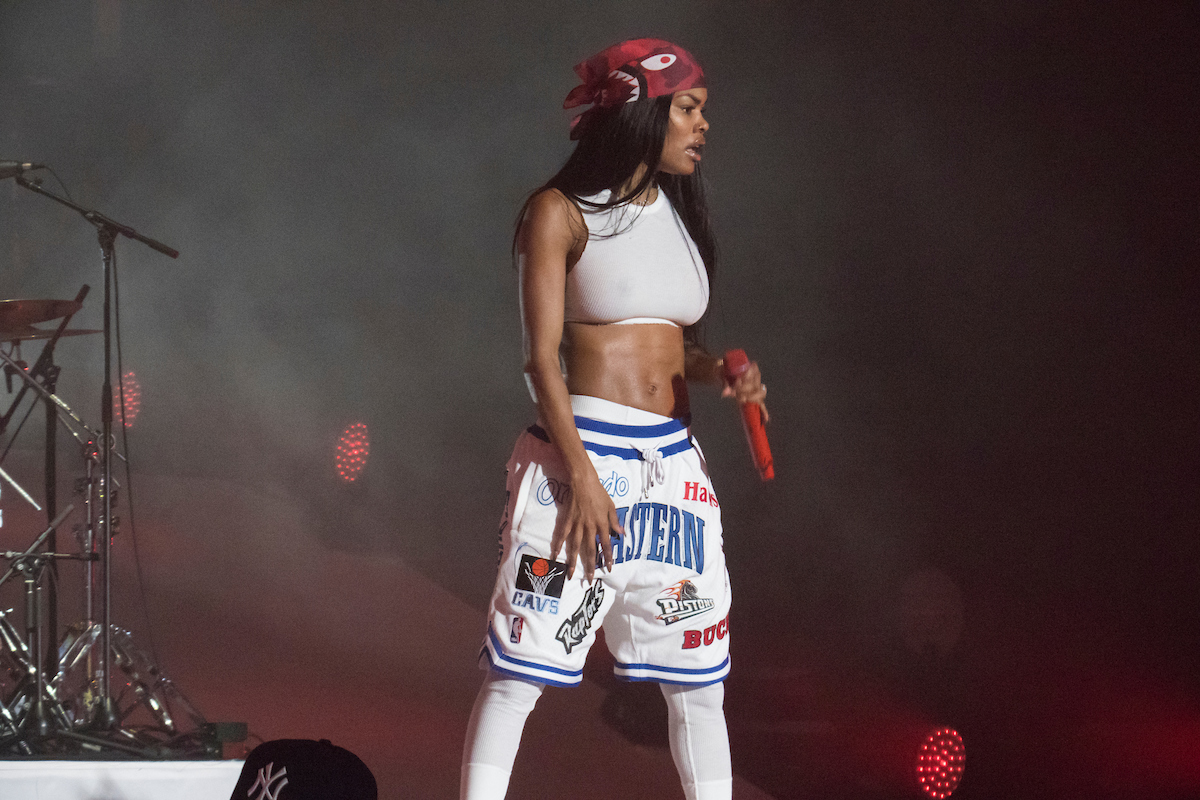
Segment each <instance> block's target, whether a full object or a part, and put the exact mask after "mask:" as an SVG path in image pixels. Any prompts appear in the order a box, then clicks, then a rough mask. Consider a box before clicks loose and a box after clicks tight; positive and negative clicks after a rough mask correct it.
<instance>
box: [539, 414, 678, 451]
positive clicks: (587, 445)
mask: <svg viewBox="0 0 1200 800" xmlns="http://www.w3.org/2000/svg"><path fill="white" fill-rule="evenodd" d="M579 419H582V418H581V417H576V420H579ZM525 430H526V431H527V432H528V433H531V434H533V435H534V436H536V437H537V438H539V439H541V440H542V441H543V442H546V443H547V444H549V443H550V434H548V433H546V430H545V429H544V428H543V427H542V426H540V425H530V426H529V427H528V428H526V429H525ZM585 430H586V429H585ZM681 430H686V429H681ZM583 447H584V449H585V450H589V451H591V452H593V453H595V454H596V455H598V456H617V457H618V458H623V459H625V460H626V461H641V460H642V454H641V453H639V452H638V451H637V450H634V449H633V448H632V447H613V446H612V445H608V444H597V443H595V442H589V441H584V443H583ZM691 449H692V440H691V437H686V438H683V439H680V440H679V441H678V442H675V443H674V444H669V445H667V446H666V447H660V448H658V451H659V452H660V453H662V456H663V458H667V457H669V456H673V455H677V454H678V453H682V452H684V451H686V450H691Z"/></svg>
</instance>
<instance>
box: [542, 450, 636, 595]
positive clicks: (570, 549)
mask: <svg viewBox="0 0 1200 800" xmlns="http://www.w3.org/2000/svg"><path fill="white" fill-rule="evenodd" d="M589 466H590V464H589ZM591 473H592V474H591V475H587V476H585V477H583V478H581V479H579V480H575V481H572V484H571V490H570V492H568V497H566V498H565V501H564V503H563V506H564V507H563V509H562V511H561V513H559V515H558V520H557V522H556V523H555V526H554V537H553V538H552V539H551V540H550V551H551V556H550V557H551V558H553V559H554V560H556V561H557V560H558V553H559V551H560V550H561V549H562V548H563V546H564V545H566V562H567V577H568V578H573V577H574V576H575V564H576V563H577V562H576V558H578V559H579V560H580V561H582V562H583V574H584V577H585V578H587V580H588V583H591V582H592V579H593V578H594V577H595V574H596V546H595V542H596V540H597V538H598V539H599V541H600V549H601V550H602V551H603V554H604V566H605V568H606V569H612V565H613V549H612V537H611V536H610V535H609V534H610V532H611V531H616V532H617V533H618V534H621V535H624V530H622V528H621V524H620V522H619V521H618V519H617V507H616V506H615V505H614V504H613V501H612V498H611V497H609V496H608V492H607V491H605V489H604V486H603V485H602V484H601V483H600V478H599V477H598V476H597V475H596V471H595V470H594V469H592V470H591Z"/></svg>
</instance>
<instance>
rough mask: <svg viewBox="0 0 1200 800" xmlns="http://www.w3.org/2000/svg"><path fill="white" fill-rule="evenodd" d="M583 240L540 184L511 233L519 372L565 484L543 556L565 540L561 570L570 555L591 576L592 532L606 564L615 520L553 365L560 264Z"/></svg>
mask: <svg viewBox="0 0 1200 800" xmlns="http://www.w3.org/2000/svg"><path fill="white" fill-rule="evenodd" d="M586 243H587V227H586V226H585V225H584V222H583V217H582V216H581V215H580V213H579V209H577V208H576V207H575V205H574V204H573V203H571V201H570V200H568V199H567V198H566V196H565V195H563V194H562V193H561V192H559V191H558V190H556V189H547V190H545V191H543V192H540V193H539V194H537V195H535V196H534V197H533V198H532V199H531V200H530V201H529V205H528V207H527V208H526V210H525V216H524V218H523V219H522V221H521V228H520V231H519V232H518V235H517V264H518V267H519V269H520V275H521V325H522V328H523V331H524V346H525V372H526V374H527V375H528V376H529V380H530V383H531V385H532V386H533V392H534V395H535V399H536V401H537V405H538V412H539V416H540V417H541V420H542V422H543V423H544V424H545V426H546V431H547V433H549V434H550V440H551V441H552V442H553V443H554V445H555V446H556V447H557V448H558V449H559V452H560V453H562V457H563V462H564V463H565V465H566V469H567V478H568V480H569V482H570V485H571V490H570V492H569V496H568V497H567V498H564V501H563V503H564V508H563V509H562V511H561V512H560V513H559V515H558V521H557V523H556V524H555V528H554V536H553V538H552V540H551V550H552V552H551V558H555V559H557V558H558V553H559V550H560V549H561V548H562V547H563V546H564V545H565V546H566V563H567V577H574V574H575V560H576V557H577V556H578V557H579V559H581V560H582V561H583V569H584V575H585V577H587V579H588V581H591V580H592V578H593V576H594V574H595V568H596V548H595V546H594V544H592V543H594V542H595V541H596V538H597V537H599V539H600V543H601V547H602V548H603V551H604V562H605V566H607V567H609V568H611V567H612V542H611V540H610V538H609V531H610V530H615V531H618V532H619V531H620V530H621V527H620V525H619V523H618V520H617V510H616V507H615V506H614V505H613V501H612V498H610V497H609V496H608V492H606V491H605V489H604V487H603V485H601V483H600V478H599V476H598V475H597V474H596V468H595V467H593V466H592V461H591V459H590V458H588V454H587V451H586V450H584V447H583V441H582V440H581V439H580V438H579V431H578V430H577V429H576V428H575V416H574V414H573V413H572V411H571V399H570V393H569V392H568V390H567V384H566V381H564V380H563V375H562V368H561V366H560V364H559V346H560V345H561V344H562V335H563V318H564V310H563V307H564V302H565V298H566V286H567V265H568V263H571V262H572V261H573V260H574V259H575V258H578V254H579V253H580V252H582V250H583V247H584V246H585V245H586Z"/></svg>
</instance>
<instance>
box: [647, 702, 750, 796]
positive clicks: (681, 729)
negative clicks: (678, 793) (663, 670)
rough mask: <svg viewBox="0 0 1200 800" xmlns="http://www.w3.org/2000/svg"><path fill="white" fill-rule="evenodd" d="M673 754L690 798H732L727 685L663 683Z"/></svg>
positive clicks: (685, 790)
mask: <svg viewBox="0 0 1200 800" xmlns="http://www.w3.org/2000/svg"><path fill="white" fill-rule="evenodd" d="M660 686H661V687H662V693H663V697H665V698H667V725H668V728H669V730H670V734H671V756H672V757H673V758H674V759H675V768H676V769H678V770H679V778H680V780H682V781H683V793H684V794H685V795H686V796H687V800H730V799H731V798H732V797H733V766H732V765H731V764H730V762H729V730H728V729H727V728H726V727H725V710H724V708H723V706H724V704H725V684H724V683H714V684H711V685H709V686H700V687H689V686H675V685H673V684H668V683H663V684H660Z"/></svg>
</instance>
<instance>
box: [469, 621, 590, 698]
mask: <svg viewBox="0 0 1200 800" xmlns="http://www.w3.org/2000/svg"><path fill="white" fill-rule="evenodd" d="M488 638H489V639H491V640H492V645H493V646H494V647H495V648H496V651H497V652H498V653H499V654H500V658H501V659H502V660H504V661H508V662H509V663H512V664H516V665H517V666H519V667H528V668H529V669H541V670H545V671H547V672H553V673H555V674H557V675H565V676H566V677H568V678H582V677H583V670H582V669H577V670H575V671H574V672H572V671H571V670H567V669H559V668H558V667H548V666H546V665H545V664H538V663H537V662H535V661H522V660H521V659H519V658H513V657H512V656H510V655H509V654H508V653H505V652H504V645H502V644H500V638H499V637H498V636H496V629H495V628H493V627H492V623H490V622H489V623H488ZM484 649H485V650H486V649H487V648H486V647H485V648H484ZM491 660H492V659H491V651H489V652H488V661H491ZM494 665H495V664H494V663H493V666H494ZM563 685H564V686H568V685H569V686H574V684H563Z"/></svg>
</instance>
